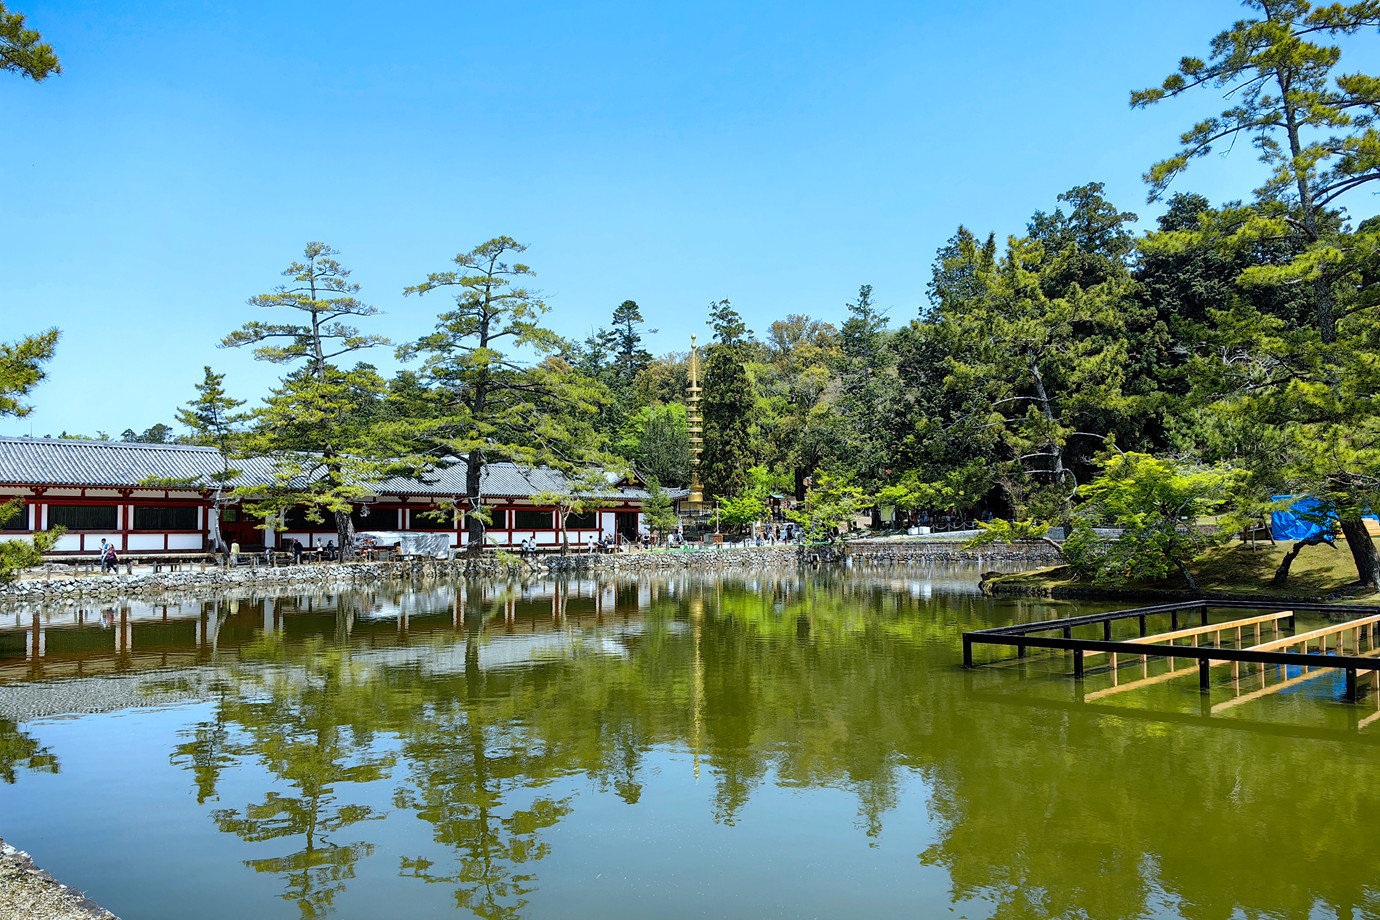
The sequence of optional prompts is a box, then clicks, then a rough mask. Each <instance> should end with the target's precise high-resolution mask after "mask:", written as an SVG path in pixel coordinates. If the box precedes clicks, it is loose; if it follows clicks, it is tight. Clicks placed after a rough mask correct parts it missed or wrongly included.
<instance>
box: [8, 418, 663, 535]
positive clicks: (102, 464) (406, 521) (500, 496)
mask: <svg viewBox="0 0 1380 920" xmlns="http://www.w3.org/2000/svg"><path fill="white" fill-rule="evenodd" d="M232 466H233V467H234V468H235V470H237V471H238V473H237V476H236V478H235V479H234V480H233V481H232V482H230V483H229V484H228V486H227V491H228V490H229V489H260V490H262V491H263V493H264V494H267V493H268V492H269V491H271V490H272V488H273V487H274V484H275V482H276V479H275V476H274V471H273V464H272V462H271V461H270V460H268V459H267V458H249V459H236V460H235V461H233V463H232ZM223 470H224V463H223V461H222V458H221V455H220V452H219V451H217V450H216V449H215V448H212V447H192V446H184V445H177V444H130V443H123V442H114V441H63V440H49V439H42V438H0V501H9V500H10V499H13V498H21V499H23V500H24V507H23V509H22V510H21V512H20V513H19V514H18V515H16V516H15V517H13V518H11V519H10V520H8V521H6V522H4V523H3V524H0V539H15V538H23V537H24V536H26V535H29V534H32V533H35V532H43V531H48V530H52V529H54V528H56V527H59V526H61V527H64V528H66V533H64V534H63V535H62V537H61V538H60V539H59V540H58V544H57V546H56V547H55V548H54V553H55V554H63V555H80V554H88V555H89V554H93V553H95V552H96V550H97V548H98V547H99V546H100V543H101V540H102V539H105V540H107V541H109V542H111V543H113V544H114V545H115V549H116V550H117V551H118V552H120V553H122V554H126V555H153V554H160V553H198V552H206V551H210V550H212V549H213V548H214V545H213V544H214V542H215V541H214V533H215V531H216V530H217V529H218V530H219V532H220V533H221V535H222V537H223V538H224V540H225V542H226V543H227V544H229V543H238V544H240V546H241V547H242V548H243V549H244V550H245V551H249V550H252V549H254V548H258V547H263V546H266V545H267V546H281V545H283V544H285V543H287V541H290V540H293V539H296V540H300V541H301V542H302V544H303V545H304V546H307V547H312V546H323V545H325V544H326V543H327V542H328V541H334V540H335V539H337V536H336V530H335V526H334V523H333V521H332V520H331V519H330V517H329V516H327V518H326V520H324V521H322V522H319V523H318V522H312V521H310V520H308V518H307V512H306V509H305V508H296V509H292V510H290V511H288V512H287V514H286V515H285V516H284V518H283V520H282V521H281V522H280V523H281V527H280V528H279V529H276V530H275V529H269V530H264V529H263V526H262V525H263V522H262V521H261V520H260V519H259V518H257V517H253V516H251V515H249V514H247V513H246V512H245V511H244V509H243V507H242V506H241V505H240V504H239V502H238V499H234V500H231V501H230V503H228V504H226V503H224V500H223V502H222V505H221V507H220V508H219V511H217V509H216V502H215V495H216V485H215V477H216V476H218V475H220V474H221V473H222V472H223ZM155 483H156V484H155ZM368 488H369V489H370V490H371V494H370V495H368V496H366V497H365V498H364V499H363V500H362V501H360V502H359V503H357V504H356V505H355V506H354V509H353V512H352V518H353V520H354V526H355V529H356V530H359V531H409V530H411V531H428V532H431V533H442V534H447V535H449V537H450V541H451V546H452V547H453V548H456V549H458V548H460V547H463V546H465V545H466V543H467V542H468V539H469V534H468V533H467V532H466V521H465V517H464V516H465V512H466V510H467V509H466V507H465V495H466V492H467V491H468V490H467V489H466V488H465V467H464V464H463V463H461V462H455V463H451V464H449V465H444V466H439V467H438V468H437V469H436V470H434V471H432V472H428V473H426V474H423V475H422V476H421V477H418V478H405V477H397V478H393V479H389V480H386V481H384V482H379V483H373V484H370V485H369V486H368ZM564 490H565V480H564V479H563V477H562V476H561V474H560V473H558V472H556V471H554V470H549V469H543V468H526V467H521V466H518V465H516V464H513V463H492V464H489V465H488V466H487V467H486V468H485V469H484V472H483V480H482V482H481V489H480V492H481V494H482V495H483V504H484V506H485V507H486V508H487V509H488V510H489V512H490V513H491V514H492V520H493V523H492V524H491V525H490V526H489V527H488V528H487V533H486V536H487V538H488V541H489V545H491V546H495V547H500V548H508V547H520V546H522V545H523V543H524V542H526V543H528V544H529V545H531V546H534V547H535V548H537V549H545V550H551V549H556V548H558V547H560V545H561V541H562V532H561V526H560V519H559V517H558V514H557V509H556V508H554V507H553V506H551V505H549V504H542V503H538V502H537V501H536V500H535V497H536V496H538V495H540V494H541V493H544V492H545V493H551V492H556V493H559V492H562V491H564ZM648 497H649V496H648V493H647V490H646V484H645V483H644V482H642V481H641V480H640V479H638V478H636V477H635V476H634V477H631V478H625V479H621V480H618V479H616V478H615V477H610V478H609V485H608V489H607V490H606V491H601V492H599V493H598V494H592V495H582V496H580V498H582V499H583V500H584V502H585V504H586V505H587V506H590V507H592V508H593V510H590V511H588V512H587V513H584V514H573V513H572V514H570V515H569V516H568V517H567V519H566V535H567V536H568V539H569V541H570V544H571V546H572V547H575V546H577V545H585V544H587V543H588V541H589V540H590V538H593V539H595V540H602V539H604V537H605V536H606V535H610V534H611V535H614V536H615V537H618V538H620V539H635V538H636V537H637V536H638V534H639V533H641V532H643V531H644V530H645V527H644V524H643V520H642V508H643V505H644V504H645V502H646V501H647V499H648ZM252 500H253V499H252V498H250V501H252ZM428 512H430V513H428Z"/></svg>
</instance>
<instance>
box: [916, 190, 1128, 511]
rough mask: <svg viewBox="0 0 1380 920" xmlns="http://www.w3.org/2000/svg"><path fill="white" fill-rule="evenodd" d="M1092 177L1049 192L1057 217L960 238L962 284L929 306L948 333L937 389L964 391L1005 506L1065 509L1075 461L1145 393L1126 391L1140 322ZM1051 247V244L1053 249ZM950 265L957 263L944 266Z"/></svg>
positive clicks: (1111, 219) (1085, 462)
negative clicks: (991, 238)
mask: <svg viewBox="0 0 1380 920" xmlns="http://www.w3.org/2000/svg"><path fill="white" fill-rule="evenodd" d="M1101 188H1102V187H1101V185H1100V183H1092V184H1090V185H1087V186H1082V187H1079V188H1076V189H1072V190H1070V191H1069V192H1066V193H1064V194H1063V195H1061V196H1060V199H1061V200H1064V201H1067V202H1070V203H1071V204H1073V205H1074V208H1073V211H1072V213H1071V214H1069V215H1064V214H1063V212H1062V211H1058V210H1056V211H1055V213H1054V214H1053V215H1044V214H1040V213H1037V214H1036V216H1035V218H1034V219H1033V220H1032V223H1031V233H1032V235H1031V236H1028V237H1025V238H1021V239H1016V238H1012V239H1010V240H1009V241H1008V243H1007V247H1006V251H1005V253H1004V254H1003V255H1002V257H1001V258H1000V259H997V258H995V252H994V250H993V248H992V247H990V246H988V247H984V248H982V249H979V248H977V246H976V241H975V240H973V239H971V238H969V239H967V240H966V241H962V242H963V245H962V248H961V249H960V251H959V252H958V253H957V254H956V255H955V256H953V257H952V258H953V259H955V260H966V262H967V264H966V266H963V271H964V273H966V276H967V277H968V281H967V282H966V288H965V290H967V291H969V292H975V293H972V294H971V296H966V297H957V296H950V297H947V298H946V299H944V300H943V301H942V305H943V307H942V309H943V312H942V313H941V314H940V319H941V320H942V322H943V324H944V326H945V329H946V332H947V334H948V335H951V336H952V337H953V340H954V344H953V348H952V352H951V356H950V358H949V369H950V373H949V376H948V378H947V379H946V380H945V386H946V387H948V388H951V389H953V390H955V391H957V392H959V393H962V394H966V395H965V401H966V404H967V406H968V407H969V412H970V419H969V424H970V425H972V427H973V430H974V432H975V433H976V434H978V435H979V436H980V437H981V439H982V442H984V443H985V444H986V445H987V447H986V449H988V450H990V451H991V452H992V453H993V454H994V455H995V456H996V457H998V458H1000V460H1001V467H1000V469H998V471H997V473H998V475H997V477H996V478H997V480H998V481H999V482H1001V483H1002V485H1003V486H1004V488H1005V489H1006V492H1007V495H1008V500H1009V501H1010V502H1011V504H1012V505H1013V507H1017V508H1021V507H1023V506H1025V505H1028V504H1032V499H1034V503H1036V504H1044V503H1047V502H1046V501H1045V499H1044V497H1043V496H1042V495H1041V493H1042V492H1046V491H1049V492H1052V493H1054V495H1055V498H1056V501H1055V503H1056V505H1057V506H1058V508H1059V509H1060V510H1059V512H1058V513H1059V514H1061V515H1062V514H1066V513H1067V511H1068V509H1069V507H1070V504H1069V503H1070V501H1071V499H1072V496H1073V492H1074V488H1075V486H1076V483H1077V481H1078V479H1079V473H1080V471H1081V470H1083V469H1086V468H1089V467H1091V465H1092V457H1093V455H1094V453H1095V451H1096V450H1098V449H1101V448H1102V446H1103V444H1104V443H1106V442H1108V441H1111V440H1115V439H1116V430H1117V428H1118V427H1122V428H1125V429H1129V430H1131V431H1134V430H1136V428H1137V427H1138V425H1137V424H1136V422H1137V419H1138V417H1141V416H1143V414H1144V413H1145V412H1146V411H1147V410H1148V408H1149V405H1148V404H1149V402H1150V396H1149V395H1148V394H1146V393H1144V392H1137V390H1136V386H1137V385H1138V378H1136V377H1134V376H1133V375H1131V374H1130V370H1131V369H1133V367H1134V360H1133V358H1132V353H1133V345H1134V343H1135V340H1136V338H1137V337H1138V336H1137V331H1136V327H1137V325H1138V324H1140V323H1142V322H1143V318H1142V317H1139V316H1137V311H1136V308H1135V304H1134V302H1133V301H1132V300H1131V299H1130V296H1129V295H1130V293H1131V290H1132V284H1131V279H1130V275H1129V272H1128V271H1127V269H1126V266H1125V264H1124V262H1123V261H1122V260H1123V259H1124V257H1125V255H1126V249H1127V243H1126V239H1125V234H1124V231H1122V230H1121V224H1122V223H1124V222H1125V221H1126V220H1128V219H1132V218H1133V217H1134V215H1127V214H1121V213H1120V212H1117V211H1116V210H1115V209H1114V208H1112V207H1111V206H1110V205H1109V204H1108V203H1107V202H1106V201H1105V200H1103V199H1102V198H1101V195H1100V192H1101ZM1056 247H1057V248H1056ZM952 270H953V271H958V266H955V267H954V268H953V269H952Z"/></svg>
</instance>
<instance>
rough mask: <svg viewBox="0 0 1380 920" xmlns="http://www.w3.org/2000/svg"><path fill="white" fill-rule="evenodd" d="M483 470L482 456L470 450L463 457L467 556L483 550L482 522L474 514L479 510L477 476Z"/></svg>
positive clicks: (478, 483) (475, 554) (476, 554)
mask: <svg viewBox="0 0 1380 920" xmlns="http://www.w3.org/2000/svg"><path fill="white" fill-rule="evenodd" d="M483 472H484V458H483V456H482V455H481V454H480V453H479V451H477V450H472V451H470V454H469V456H468V457H466V458H465V499H466V502H467V503H468V504H469V509H468V510H469V514H468V516H467V517H468V520H469V531H470V542H469V545H468V546H466V547H465V553H466V555H469V556H478V555H479V554H480V553H482V552H484V522H483V521H481V520H480V519H479V517H478V516H477V515H475V513H474V512H475V511H478V510H480V508H479V503H480V496H481V494H482V493H481V492H480V490H479V485H480V482H479V477H480V476H481V475H483Z"/></svg>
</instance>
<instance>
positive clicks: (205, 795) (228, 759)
mask: <svg viewBox="0 0 1380 920" xmlns="http://www.w3.org/2000/svg"><path fill="white" fill-rule="evenodd" d="M219 690H220V702H219V705H217V706H216V709H215V715H214V717H213V718H212V719H211V720H210V721H209V722H201V723H198V724H197V725H196V727H195V728H193V729H191V730H190V731H183V732H182V733H181V736H182V737H184V738H191V740H190V741H187V742H185V743H183V744H179V745H178V746H177V747H175V748H173V755H172V758H171V760H172V763H173V765H174V766H176V765H186V766H187V767H188V769H190V770H191V771H192V776H193V777H194V778H195V779H196V802H197V804H198V805H205V804H206V802H207V800H209V799H215V798H217V795H216V784H217V783H218V782H219V781H220V774H221V771H222V770H224V769H225V768H226V767H229V766H232V765H233V764H234V763H235V757H234V756H233V754H232V753H231V750H230V748H231V745H230V729H229V728H228V727H227V725H226V724H225V713H226V709H227V708H228V707H227V705H226V696H227V694H228V693H230V692H232V691H231V688H230V687H229V686H227V685H226V684H225V683H221V684H220V687H219Z"/></svg>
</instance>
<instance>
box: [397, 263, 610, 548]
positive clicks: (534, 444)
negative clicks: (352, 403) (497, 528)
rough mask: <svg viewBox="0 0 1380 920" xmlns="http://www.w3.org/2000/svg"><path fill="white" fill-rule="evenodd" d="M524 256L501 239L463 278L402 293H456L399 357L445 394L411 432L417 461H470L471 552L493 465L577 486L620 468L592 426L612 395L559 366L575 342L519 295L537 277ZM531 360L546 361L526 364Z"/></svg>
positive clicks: (442, 278) (441, 275) (529, 297)
mask: <svg viewBox="0 0 1380 920" xmlns="http://www.w3.org/2000/svg"><path fill="white" fill-rule="evenodd" d="M526 248H527V247H526V246H523V245H521V244H520V243H518V242H517V241H515V240H513V239H511V238H510V237H506V236H500V237H497V238H496V239H492V240H489V241H488V242H486V243H482V244H480V245H479V246H477V247H475V248H474V249H472V250H471V251H469V252H466V253H461V254H460V255H457V256H456V257H455V259H454V262H455V264H456V265H457V266H458V270H457V271H446V272H437V273H434V274H431V275H428V276H427V280H426V281H424V282H423V283H421V284H418V285H415V286H413V287H409V288H407V289H406V291H405V292H404V293H405V294H416V295H419V296H422V295H425V294H428V293H430V292H432V291H436V290H442V289H445V290H451V291H453V292H454V299H455V308H454V309H452V310H448V311H447V312H445V313H442V314H441V315H440V316H439V317H438V320H437V324H436V330H435V331H434V332H432V333H431V334H430V335H426V336H423V337H422V338H420V339H418V340H417V341H415V342H411V343H409V344H406V345H403V346H402V347H400V348H399V349H398V357H399V359H400V360H404V361H408V360H412V359H414V358H421V359H422V367H421V376H422V378H423V380H425V382H426V383H427V385H428V386H430V387H432V388H433V389H434V391H435V392H436V394H437V405H436V415H435V416H434V417H431V418H427V419H423V420H420V421H418V422H412V423H403V427H406V428H408V429H409V430H408V431H407V432H406V435H407V437H408V438H409V439H410V440H411V442H412V445H413V453H414V462H415V463H417V464H418V465H425V464H427V463H434V462H436V461H438V460H441V459H443V458H445V457H451V456H459V457H463V458H464V463H465V505H466V510H467V511H468V512H469V513H468V514H467V518H468V521H469V525H468V526H469V545H468V551H469V552H471V553H479V552H481V551H482V550H483V548H484V533H485V529H486V521H485V520H484V513H483V494H482V480H481V475H482V473H483V470H484V466H485V464H487V463H492V462H494V461H502V460H508V461H512V462H514V463H517V464H518V465H519V466H522V467H527V468H532V467H537V466H544V467H549V468H552V469H555V470H557V471H559V472H561V473H563V474H565V475H566V476H567V477H569V478H575V479H578V478H581V477H583V476H584V475H585V474H586V473H587V471H588V469H589V468H590V467H599V468H607V469H620V468H621V466H622V465H621V464H620V463H619V462H618V461H617V460H616V459H615V458H613V457H612V456H611V455H609V454H607V453H606V452H604V450H603V441H602V439H601V437H600V435H598V434H597V433H596V432H595V430H594V428H593V426H592V420H593V418H594V417H595V415H596V413H597V412H598V408H599V405H600V404H601V402H602V401H603V400H605V399H606V398H607V391H606V390H605V389H604V388H603V387H602V386H600V385H599V384H598V383H597V382H596V381H592V380H590V379H589V378H587V377H584V376H582V375H580V374H579V373H577V372H576V371H575V370H574V369H573V368H572V367H571V366H570V364H569V363H567V361H566V360H565V359H564V358H562V357H561V355H562V354H565V353H568V352H569V350H570V346H569V343H567V342H565V341H564V340H562V339H561V337H560V336H558V335H557V334H556V333H554V332H552V331H551V330H550V329H547V328H546V327H544V326H542V325H541V322H540V320H541V317H542V316H543V315H545V314H546V312H547V309H548V308H547V306H546V304H545V303H544V302H543V301H542V299H541V297H540V296H539V295H538V294H537V292H535V291H532V290H529V289H527V288H525V287H521V286H519V283H520V282H521V280H522V279H524V278H527V277H530V276H532V275H533V274H534V272H533V271H532V269H531V268H529V267H528V266H526V265H523V264H522V263H520V262H513V263H511V264H510V263H509V262H507V261H505V259H507V258H510V254H518V253H521V252H524V251H525V250H526ZM524 354H535V355H536V356H537V357H538V358H539V360H538V361H537V362H536V363H531V362H528V361H526V360H524V359H523V357H522V356H523V355H524ZM476 512H478V513H476Z"/></svg>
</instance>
